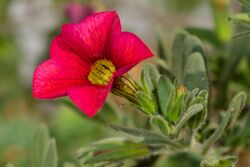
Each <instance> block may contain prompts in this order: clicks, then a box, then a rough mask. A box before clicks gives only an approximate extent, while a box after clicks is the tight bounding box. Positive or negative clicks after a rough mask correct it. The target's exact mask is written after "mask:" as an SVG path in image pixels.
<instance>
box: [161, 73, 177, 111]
mask: <svg viewBox="0 0 250 167" xmlns="http://www.w3.org/2000/svg"><path fill="white" fill-rule="evenodd" d="M173 91H175V88H174V86H173V84H172V83H171V81H170V80H169V79H168V78H166V77H164V76H161V77H160V80H159V82H158V85H157V97H158V103H159V108H160V111H161V113H163V114H164V115H166V114H167V111H168V105H169V103H170V99H171V97H172V94H173Z"/></svg>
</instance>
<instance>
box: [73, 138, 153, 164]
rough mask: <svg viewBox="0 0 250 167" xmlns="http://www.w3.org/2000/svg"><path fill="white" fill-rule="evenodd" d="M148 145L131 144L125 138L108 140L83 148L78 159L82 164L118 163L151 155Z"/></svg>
mask: <svg viewBox="0 0 250 167" xmlns="http://www.w3.org/2000/svg"><path fill="white" fill-rule="evenodd" d="M149 151H150V150H149V148H148V146H147V145H144V144H138V143H134V142H131V141H129V140H127V139H125V138H121V137H120V138H108V139H103V140H100V141H98V142H95V143H93V144H91V145H89V146H87V147H84V148H81V149H80V150H79V153H78V155H79V156H78V158H79V159H80V160H81V163H83V164H86V163H97V162H101V161H117V160H122V159H127V158H136V157H139V156H145V155H147V154H149Z"/></svg>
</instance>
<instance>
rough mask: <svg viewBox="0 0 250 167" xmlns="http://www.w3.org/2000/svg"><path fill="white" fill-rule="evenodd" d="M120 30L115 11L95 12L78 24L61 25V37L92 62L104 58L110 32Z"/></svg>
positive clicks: (87, 60) (113, 32)
mask: <svg viewBox="0 0 250 167" xmlns="http://www.w3.org/2000/svg"><path fill="white" fill-rule="evenodd" d="M120 32H121V24H120V19H119V17H118V15H117V13H116V12H114V11H112V12H100V13H95V14H93V15H91V16H89V17H87V18H85V19H83V20H82V21H81V22H80V23H79V24H65V25H63V26H62V31H61V34H60V35H61V37H62V39H63V40H64V42H65V43H66V44H67V45H68V46H69V48H71V50H72V51H73V52H75V53H77V54H78V55H79V56H81V57H82V58H83V59H85V61H86V62H90V63H93V62H94V61H96V60H97V59H100V58H104V57H105V55H104V52H105V48H106V46H107V42H108V40H109V38H110V36H111V35H112V34H116V33H120Z"/></svg>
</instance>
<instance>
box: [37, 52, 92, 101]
mask: <svg viewBox="0 0 250 167" xmlns="http://www.w3.org/2000/svg"><path fill="white" fill-rule="evenodd" d="M62 62H63V61H62ZM86 82H87V80H86V70H85V69H84V68H83V67H82V66H81V65H80V64H79V63H78V62H77V61H76V60H74V57H72V59H71V60H69V61H68V64H67V65H65V64H63V63H61V62H59V61H55V60H47V61H45V62H44V63H42V64H41V65H39V66H38V67H37V69H36V70H35V72H34V76H33V96H34V97H36V98H42V99H44V98H55V97H61V96H64V95H66V93H67V90H68V89H69V88H71V87H72V86H79V85H84V84H85V83H86Z"/></svg>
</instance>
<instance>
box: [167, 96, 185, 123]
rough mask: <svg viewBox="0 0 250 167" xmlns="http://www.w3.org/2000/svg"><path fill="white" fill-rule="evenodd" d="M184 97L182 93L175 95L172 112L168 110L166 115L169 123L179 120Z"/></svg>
mask: <svg viewBox="0 0 250 167" xmlns="http://www.w3.org/2000/svg"><path fill="white" fill-rule="evenodd" d="M184 96H185V94H184V93H183V94H181V95H179V96H178V95H177V97H176V99H175V104H174V108H173V110H172V111H171V110H170V111H169V112H168V114H167V116H168V119H169V120H170V121H172V122H176V121H177V120H178V119H179V116H180V114H181V109H182V107H183V103H184Z"/></svg>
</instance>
